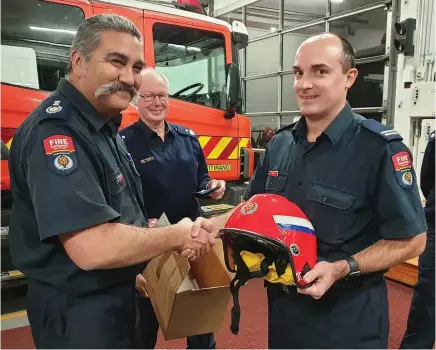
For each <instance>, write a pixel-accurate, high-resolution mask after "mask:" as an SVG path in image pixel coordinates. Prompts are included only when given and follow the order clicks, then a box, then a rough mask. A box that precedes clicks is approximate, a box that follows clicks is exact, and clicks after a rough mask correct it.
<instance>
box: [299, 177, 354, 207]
mask: <svg viewBox="0 0 436 350" xmlns="http://www.w3.org/2000/svg"><path fill="white" fill-rule="evenodd" d="M307 198H308V199H309V200H312V201H315V202H318V203H321V204H324V205H327V206H330V207H333V208H335V209H338V210H346V209H349V208H351V206H352V205H353V202H354V199H355V198H356V196H355V195H354V194H352V193H350V192H348V191H346V190H342V189H339V188H337V187H333V186H329V185H326V184H323V183H320V182H318V181H314V182H313V186H312V187H310V188H309V191H308V192H307Z"/></svg>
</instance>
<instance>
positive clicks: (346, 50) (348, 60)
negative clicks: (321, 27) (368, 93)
mask: <svg viewBox="0 0 436 350" xmlns="http://www.w3.org/2000/svg"><path fill="white" fill-rule="evenodd" d="M326 34H328V35H333V36H335V37H337V38H338V39H339V40H340V41H341V46H342V56H343V59H342V71H343V72H344V73H347V72H348V70H349V69H351V68H356V53H355V52H354V48H353V46H352V45H351V44H350V42H349V41H348V40H347V39H345V38H344V37H343V36H341V35H339V34H336V33H331V32H327V33H326V32H322V33H318V34H315V35H312V36H310V37H309V39H310V38H313V37H317V36H324V35H326Z"/></svg>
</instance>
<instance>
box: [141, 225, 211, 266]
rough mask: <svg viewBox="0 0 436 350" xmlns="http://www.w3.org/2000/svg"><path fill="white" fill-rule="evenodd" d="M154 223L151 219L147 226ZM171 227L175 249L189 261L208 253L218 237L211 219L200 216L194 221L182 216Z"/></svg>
mask: <svg viewBox="0 0 436 350" xmlns="http://www.w3.org/2000/svg"><path fill="white" fill-rule="evenodd" d="M156 223H157V220H156V219H151V220H150V221H149V227H153V226H155V225H156ZM171 228H172V230H173V231H174V235H172V236H173V237H174V241H175V242H174V243H175V246H176V247H177V248H176V251H178V252H179V253H181V254H182V256H184V257H185V258H187V259H189V260H190V261H193V260H196V259H198V258H199V257H200V256H202V255H205V254H207V253H209V252H210V249H211V248H212V247H213V246H214V245H215V239H216V238H217V237H218V230H216V229H214V225H213V223H212V221H211V220H209V219H206V218H202V217H199V218H197V220H195V221H194V222H193V221H192V220H191V219H188V218H184V219H182V220H180V221H179V222H178V223H177V224H175V225H173V226H172V227H171Z"/></svg>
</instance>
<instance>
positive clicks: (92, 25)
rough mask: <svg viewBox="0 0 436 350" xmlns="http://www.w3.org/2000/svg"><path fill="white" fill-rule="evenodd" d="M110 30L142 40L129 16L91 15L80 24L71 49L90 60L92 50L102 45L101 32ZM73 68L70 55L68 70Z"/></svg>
mask: <svg viewBox="0 0 436 350" xmlns="http://www.w3.org/2000/svg"><path fill="white" fill-rule="evenodd" d="M108 30H113V31H116V32H122V33H127V34H131V35H132V36H134V37H136V38H138V40H139V41H142V36H141V33H140V32H139V30H138V28H137V27H136V26H135V25H134V24H133V23H132V22H130V21H129V20H128V19H127V18H124V17H121V16H118V15H110V14H102V15H96V16H92V17H89V18H88V19H86V20H85V21H83V22H82V23H81V24H80V26H79V28H78V29H77V33H76V35H75V37H74V39H73V43H72V44H71V51H73V50H75V51H77V52H79V53H80V54H81V55H82V56H83V57H84V58H85V60H89V59H90V58H91V54H92V52H93V51H94V50H95V49H96V48H97V47H98V46H99V45H100V34H101V33H102V32H105V31H108ZM72 68H73V67H72V63H71V57H70V62H69V64H68V72H71V71H72Z"/></svg>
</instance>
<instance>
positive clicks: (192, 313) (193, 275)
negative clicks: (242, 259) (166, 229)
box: [143, 219, 232, 340]
mask: <svg viewBox="0 0 436 350" xmlns="http://www.w3.org/2000/svg"><path fill="white" fill-rule="evenodd" d="M159 221H160V224H159V226H162V221H165V220H163V219H160V220H159ZM222 249H223V248H222V242H221V240H219V239H218V240H217V244H216V245H215V246H214V247H213V248H212V250H211V252H210V253H209V254H207V255H205V256H203V257H201V258H200V259H198V260H197V261H195V262H192V263H191V264H190V263H189V261H188V260H187V259H186V258H184V257H182V256H181V255H180V254H178V253H176V252H167V253H164V254H162V255H160V256H157V257H156V258H154V259H152V260H151V261H150V262H149V263H148V265H147V267H146V269H145V270H144V273H143V276H144V278H145V280H146V281H147V292H148V295H149V297H150V299H151V302H152V304H153V308H154V311H155V313H156V316H157V319H158V321H159V325H160V328H161V331H162V334H163V336H164V338H165V339H166V340H172V339H178V338H184V337H187V336H190V335H197V334H203V333H209V332H217V331H219V330H220V329H221V327H222V324H223V321H224V317H225V314H226V311H227V306H228V304H229V301H230V296H231V294H230V289H229V285H230V281H231V279H232V276H231V274H229V273H228V272H227V269H226V267H225V264H224V256H223V250H222ZM192 279H194V280H195V281H194V283H192ZM197 286H198V288H196V287H197ZM227 321H228V322H230V321H229V320H227Z"/></svg>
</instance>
